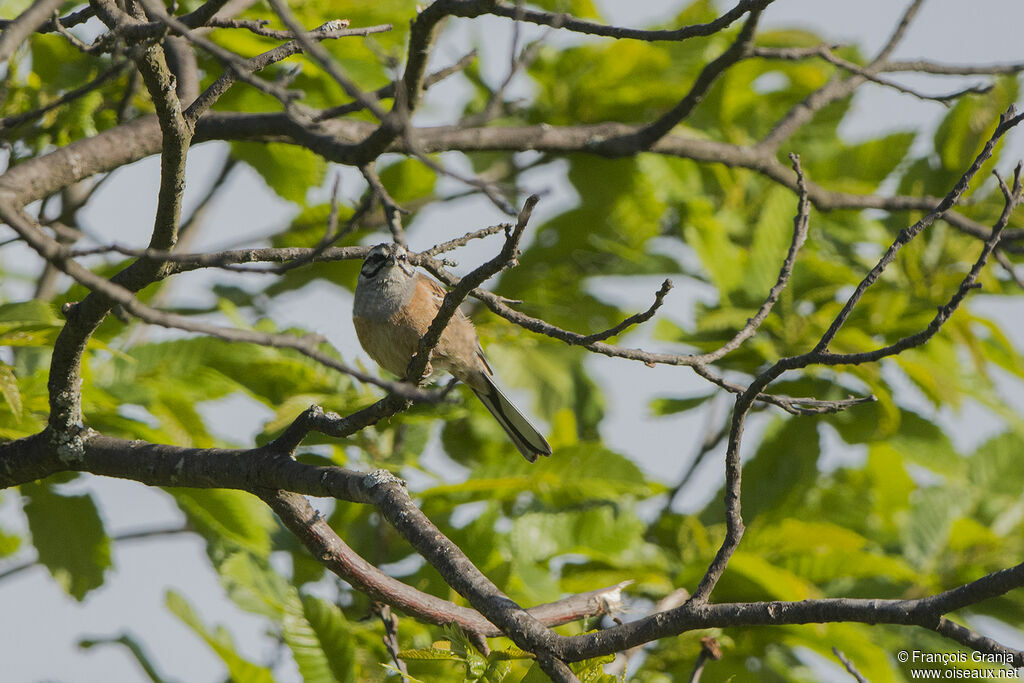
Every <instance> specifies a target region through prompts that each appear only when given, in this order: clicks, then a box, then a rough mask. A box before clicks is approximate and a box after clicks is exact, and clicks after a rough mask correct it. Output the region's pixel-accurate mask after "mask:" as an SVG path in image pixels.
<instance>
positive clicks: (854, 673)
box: [832, 645, 868, 683]
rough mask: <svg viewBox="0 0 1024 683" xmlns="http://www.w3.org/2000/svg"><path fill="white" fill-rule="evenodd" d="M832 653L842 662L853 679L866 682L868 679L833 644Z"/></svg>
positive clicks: (860, 682)
mask: <svg viewBox="0 0 1024 683" xmlns="http://www.w3.org/2000/svg"><path fill="white" fill-rule="evenodd" d="M832 654H834V655H835V656H836V659H838V660H839V661H840V662H842V665H843V666H845V667H846V671H847V672H848V673H849V674H850V675H851V676H853V680H855V681H857V683H868V679H866V678H864V676H862V675H861V673H860V671H857V667H856V666H855V665H854V663H853V662H851V661H850V660H849V658H847V656H846V655H844V654H843V653H842V651H841V650H840V649H839V648H837V647H836V646H835V645H833V646H832Z"/></svg>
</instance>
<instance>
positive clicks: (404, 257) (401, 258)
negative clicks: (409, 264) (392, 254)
mask: <svg viewBox="0 0 1024 683" xmlns="http://www.w3.org/2000/svg"><path fill="white" fill-rule="evenodd" d="M398 260H399V261H408V260H409V257H408V256H406V255H405V252H402V253H401V254H399V255H398Z"/></svg>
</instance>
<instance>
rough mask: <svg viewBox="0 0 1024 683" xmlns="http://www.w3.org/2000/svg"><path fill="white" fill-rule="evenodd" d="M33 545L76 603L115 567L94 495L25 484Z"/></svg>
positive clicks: (100, 583)
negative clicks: (55, 490) (78, 494)
mask: <svg viewBox="0 0 1024 683" xmlns="http://www.w3.org/2000/svg"><path fill="white" fill-rule="evenodd" d="M21 491H22V494H24V495H25V497H26V498H27V500H26V502H25V505H24V511H25V517H27V518H28V528H29V531H31V533H32V544H33V545H35V547H36V550H37V551H38V553H39V562H41V563H42V564H43V565H44V566H46V568H47V569H48V570H49V571H50V574H51V575H52V576H53V578H54V579H56V581H57V583H59V584H60V585H61V587H62V588H63V589H64V590H66V591H67V592H68V594H69V595H71V596H72V597H73V598H75V599H76V600H79V601H81V600H82V599H83V598H85V596H86V594H87V593H89V591H91V590H93V589H96V588H99V587H100V586H102V585H103V580H104V577H105V575H106V572H107V570H108V569H109V568H110V567H111V566H112V561H111V556H110V538H109V537H108V536H107V534H106V532H105V531H104V529H103V521H102V520H101V519H100V514H99V510H98V509H97V508H96V503H95V502H93V499H92V496H90V495H88V494H85V495H80V496H63V495H60V494H59V493H56V492H54V491H53V489H52V487H51V486H49V485H46V484H24V485H22V487H21Z"/></svg>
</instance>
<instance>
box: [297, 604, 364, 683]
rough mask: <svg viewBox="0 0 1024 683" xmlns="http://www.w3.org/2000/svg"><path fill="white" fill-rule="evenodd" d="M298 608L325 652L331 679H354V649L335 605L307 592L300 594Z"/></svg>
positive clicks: (348, 681)
mask: <svg viewBox="0 0 1024 683" xmlns="http://www.w3.org/2000/svg"><path fill="white" fill-rule="evenodd" d="M302 612H303V614H304V615H305V617H306V620H307V621H308V622H309V625H310V627H311V628H312V630H313V633H315V634H316V638H317V641H318V642H319V644H320V649H321V650H322V651H323V653H324V655H326V658H327V663H328V666H329V667H330V672H331V674H332V676H333V679H332V680H335V681H339V682H340V683H355V681H356V680H357V677H356V670H355V659H356V650H355V645H354V643H353V640H352V636H351V629H350V628H349V625H348V621H347V620H346V619H345V615H344V614H343V613H342V612H341V610H340V609H338V607H337V606H336V605H332V604H330V603H328V602H325V601H324V600H321V599H320V598H316V597H313V596H308V595H304V596H302Z"/></svg>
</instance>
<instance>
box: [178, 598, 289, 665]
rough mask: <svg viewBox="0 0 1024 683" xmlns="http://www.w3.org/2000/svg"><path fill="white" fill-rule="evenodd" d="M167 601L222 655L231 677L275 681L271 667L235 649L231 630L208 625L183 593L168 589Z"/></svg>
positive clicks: (218, 654)
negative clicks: (248, 657) (256, 661)
mask: <svg viewBox="0 0 1024 683" xmlns="http://www.w3.org/2000/svg"><path fill="white" fill-rule="evenodd" d="M165 604H166V605H167V609H169V610H170V611H171V613H172V614H174V615H175V616H177V617H178V618H179V619H181V620H182V621H183V622H185V624H186V625H187V626H188V627H189V628H191V629H192V630H193V631H194V632H195V633H196V634H197V635H198V636H199V637H200V638H202V639H203V640H204V641H206V644H207V645H209V646H210V649H212V650H213V651H214V652H215V653H216V654H217V656H218V657H220V659H221V661H222V662H224V664H225V665H226V666H227V669H228V676H229V677H230V679H231V680H232V681H239V682H241V681H245V683H274V676H273V674H271V673H270V669H268V668H266V667H263V666H259V665H257V664H253V663H252V662H250V661H248V660H247V659H245V658H243V657H242V656H241V655H239V654H238V652H237V650H235V644H234V641H233V640H232V638H231V634H230V633H228V631H227V630H226V629H225V628H224V627H222V626H218V627H217V628H216V629H215V630H213V631H211V630H210V629H209V628H207V626H206V625H205V624H203V622H202V620H201V619H200V618H199V615H198V614H196V612H195V610H194V609H193V608H192V606H191V605H189V604H188V601H187V600H185V598H184V597H183V596H182V595H181V594H179V593H177V592H175V591H167V595H166V598H165Z"/></svg>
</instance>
